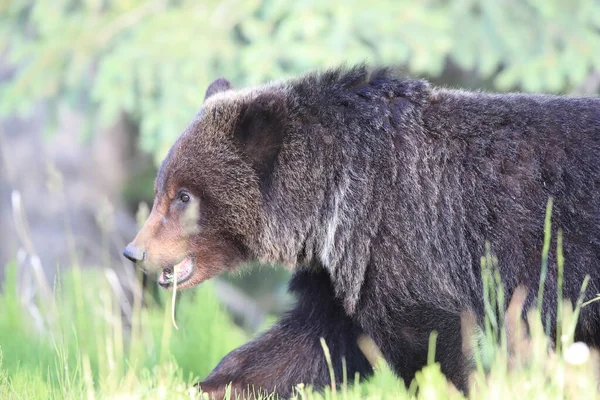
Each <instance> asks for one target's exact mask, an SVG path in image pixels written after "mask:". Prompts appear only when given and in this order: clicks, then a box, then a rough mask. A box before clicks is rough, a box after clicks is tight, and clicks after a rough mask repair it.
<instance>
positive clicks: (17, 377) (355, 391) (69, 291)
mask: <svg viewBox="0 0 600 400" xmlns="http://www.w3.org/2000/svg"><path fill="white" fill-rule="evenodd" d="M550 209H551V205H550V206H549V211H548V212H550ZM549 227H550V218H547V220H546V230H547V232H549ZM546 240H547V241H549V240H550V239H549V238H548V237H547V238H546ZM557 240H558V243H557V244H558V257H557V258H558V260H559V262H558V268H559V271H558V276H559V282H561V281H562V270H563V269H564V260H563V258H562V252H561V247H562V246H561V242H562V236H561V234H560V232H559V235H558V237H557ZM544 248H545V255H544V257H543V258H544V259H545V260H547V252H548V249H549V246H544ZM543 268H544V269H547V268H548V266H547V263H545V264H544V266H543ZM6 272H7V273H6V280H5V284H4V287H3V290H2V292H1V293H0V399H61V398H66V399H113V398H119V399H130V398H131V399H193V398H201V395H199V394H198V393H197V392H196V391H195V390H194V389H192V388H191V386H192V384H193V383H195V382H197V381H198V380H199V379H200V378H202V377H205V376H206V375H207V374H208V373H209V372H210V370H211V369H212V368H213V367H214V366H215V365H216V364H217V363H218V361H219V360H220V359H221V357H223V356H224V355H225V354H226V353H227V352H228V351H229V350H231V349H233V348H235V347H237V346H239V345H240V344H242V343H244V342H245V341H247V340H249V339H250V338H249V337H247V335H246V334H245V333H244V332H242V331H241V330H240V329H238V328H236V327H235V326H234V324H233V323H232V322H231V319H230V318H229V317H228V315H227V314H226V313H225V312H224V311H223V309H222V308H221V306H220V305H219V304H218V302H217V301H216V299H215V296H214V292H213V287H212V286H211V284H210V283H207V284H203V285H201V286H200V287H199V288H197V289H195V290H192V291H186V292H183V293H181V294H180V295H179V299H178V305H177V324H178V326H179V330H176V329H175V328H174V327H173V326H172V324H171V319H170V301H171V300H170V297H169V296H170V295H169V293H164V294H163V298H162V301H161V302H160V303H161V304H162V305H161V306H158V305H157V304H150V305H149V306H146V307H141V306H140V304H139V301H137V300H134V301H133V304H130V305H129V307H131V309H132V310H133V311H132V313H131V315H127V314H126V315H125V317H123V311H122V309H121V306H122V304H123V303H120V302H119V301H118V300H117V299H118V296H117V295H116V294H115V292H114V290H113V286H111V285H110V281H109V279H107V276H106V275H105V274H104V273H103V272H102V271H101V270H98V269H95V270H93V269H90V270H85V271H81V270H79V269H78V268H72V269H70V270H69V272H67V273H63V279H62V280H61V281H60V284H58V283H57V284H55V285H54V288H53V290H51V291H44V290H42V289H41V288H40V289H38V292H37V293H35V294H34V295H32V296H24V294H23V293H21V292H19V290H18V289H17V287H18V286H17V281H18V279H17V267H16V266H15V265H9V266H7V267H6ZM482 277H483V279H484V283H485V285H484V286H485V288H486V289H485V291H484V300H485V310H486V323H485V324H484V326H482V327H475V325H474V324H472V323H471V322H469V321H471V320H472V319H470V318H469V316H465V323H464V328H465V332H468V333H469V335H468V336H469V337H471V338H472V339H473V340H472V341H471V342H472V343H470V344H471V345H470V346H467V347H468V348H469V349H470V351H471V354H472V358H473V361H474V365H475V368H474V372H473V374H472V376H471V379H470V384H471V392H470V393H471V397H472V398H476V399H489V398H492V399H494V398H495V399H505V398H506V399H509V398H531V399H538V398H539V399H546V398H561V399H564V398H568V399H576V398H577V399H578V398H585V399H593V398H599V397H600V396H598V391H597V383H598V376H597V370H598V368H597V367H598V365H600V364H599V362H598V357H597V356H596V353H595V352H592V353H591V354H587V353H586V350H587V347H585V346H581V345H580V344H575V345H573V332H574V327H575V322H576V320H577V315H578V311H579V308H580V307H581V304H582V300H583V292H584V290H585V285H586V283H585V282H584V286H583V288H582V299H581V300H580V301H579V302H578V304H576V305H575V308H573V307H572V306H571V304H570V303H566V302H565V303H563V304H562V306H561V307H560V310H559V313H558V315H559V316H560V319H559V327H558V331H559V332H560V335H559V338H560V340H558V343H556V345H555V346H551V345H550V343H549V341H548V339H547V337H546V335H545V334H544V332H545V331H546V329H547V327H546V326H544V323H543V321H542V318H540V314H539V312H537V311H535V310H533V311H531V312H530V313H529V323H530V327H531V332H530V334H529V335H525V334H524V332H523V330H522V327H521V320H520V318H519V315H520V313H521V312H520V310H521V308H520V307H521V306H522V301H523V293H522V292H520V291H517V293H516V295H514V296H513V298H512V299H506V298H505V295H504V292H503V290H502V284H501V281H500V277H499V274H498V272H497V260H496V259H495V258H494V257H493V255H492V252H491V250H490V249H489V247H488V252H487V254H486V255H485V256H484V257H482ZM541 285H543V280H542V282H541ZM42 286H43V285H42ZM535 289H537V288H535ZM561 294H562V292H561V288H560V285H559V290H558V293H557V294H556V296H559V298H560V296H561ZM546 295H548V293H546ZM24 299H25V300H24ZM28 299H29V300H28ZM507 305H508V311H507V312H506V313H505V312H503V311H499V310H504V309H505V308H506V306H507ZM125 308H127V307H125ZM435 340H436V337H435V335H432V337H431V340H430V360H433V359H434V357H433V352H434V351H435ZM326 354H327V350H326V345H325V346H324V357H325V356H326ZM298 397H299V398H302V399H332V400H337V399H340V400H341V399H344V400H346V399H350V400H351V399H359V398H361V399H363V398H367V399H409V398H420V399H428V400H429V399H461V398H463V396H462V394H461V393H459V392H458V391H457V390H456V389H454V388H453V386H452V385H451V384H449V383H448V382H447V381H446V379H445V378H444V376H443V374H442V373H441V371H440V367H439V365H438V364H437V363H435V362H433V361H430V363H429V365H428V366H427V367H425V368H424V369H423V370H422V371H421V372H419V373H418V374H417V376H416V378H415V381H414V382H413V384H412V385H410V387H409V388H405V387H404V385H403V383H401V382H400V381H399V380H398V379H397V378H396V377H395V376H394V374H393V373H392V372H391V371H390V370H389V368H388V367H387V366H386V365H385V364H384V363H383V362H381V361H380V362H379V363H378V364H377V367H376V373H375V375H374V377H372V378H371V379H370V380H369V381H367V382H363V383H355V382H354V378H353V377H349V378H346V379H344V383H343V384H341V385H337V386H333V387H329V388H327V389H326V390H325V391H324V392H321V393H315V392H314V391H312V390H311V388H309V387H304V386H302V385H300V387H299V388H298Z"/></svg>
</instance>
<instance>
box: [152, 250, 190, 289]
mask: <svg viewBox="0 0 600 400" xmlns="http://www.w3.org/2000/svg"><path fill="white" fill-rule="evenodd" d="M193 273H194V262H193V260H192V258H191V257H186V258H184V259H183V260H181V262H179V263H178V264H175V265H174V266H172V267H167V268H164V269H163V270H162V272H161V273H160V274H159V275H158V280H157V281H158V284H159V285H160V286H162V287H163V288H165V289H168V288H169V287H171V286H172V285H173V284H174V282H175V277H177V286H179V284H181V283H184V282H185V281H187V280H188V279H190V278H191V276H192V274H193Z"/></svg>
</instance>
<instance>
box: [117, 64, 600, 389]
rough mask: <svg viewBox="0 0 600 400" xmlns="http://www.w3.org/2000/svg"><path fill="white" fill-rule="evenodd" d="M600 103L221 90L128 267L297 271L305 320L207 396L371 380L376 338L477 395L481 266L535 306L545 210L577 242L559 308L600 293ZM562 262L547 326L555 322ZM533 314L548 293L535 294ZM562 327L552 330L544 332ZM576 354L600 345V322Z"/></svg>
mask: <svg viewBox="0 0 600 400" xmlns="http://www.w3.org/2000/svg"><path fill="white" fill-rule="evenodd" d="M599 185H600V99H598V98H571V97H560V96H550V95H529V94H488V93H482V92H465V91H459V90H449V89H441V88H435V87H432V86H431V85H430V84H428V83H427V82H425V81H423V80H414V79H408V78H405V77H402V76H401V75H399V74H397V73H396V72H394V71H393V70H390V69H369V68H367V67H364V66H358V67H355V68H350V69H345V68H340V69H335V70H330V71H326V72H322V73H311V74H308V75H306V76H304V77H301V78H298V79H292V80H287V81H280V82H274V83H270V84H267V85H264V86H259V87H256V88H253V89H247V90H240V91H234V90H232V89H231V87H230V85H229V83H228V82H227V81H226V80H224V79H219V80H217V81H215V82H214V83H213V84H211V85H210V87H209V88H208V90H207V93H206V99H205V101H204V104H203V105H202V107H201V108H200V111H199V112H198V114H197V115H196V117H195V118H194V119H193V121H192V122H191V123H190V124H189V126H188V127H187V128H186V129H185V130H184V132H183V133H182V134H181V135H180V136H179V138H178V139H177V140H176V142H175V144H174V145H173V147H172V148H171V150H170V151H169V153H168V155H167V157H166V159H165V160H164V162H163V163H162V166H161V167H160V170H159V172H158V176H157V178H156V184H155V191H156V197H155V200H154V205H153V208H152V212H151V214H150V217H149V218H148V221H147V222H146V224H145V225H144V227H143V228H142V229H141V231H140V232H139V234H138V235H137V237H136V238H135V240H134V241H133V242H132V243H131V244H130V245H128V246H127V248H126V250H125V253H124V254H125V256H126V257H127V258H129V259H131V260H133V261H134V262H136V263H137V264H139V265H140V266H142V267H143V268H145V269H147V270H149V271H160V273H159V277H158V283H159V284H160V285H161V286H163V287H165V288H169V287H170V286H171V285H172V279H173V275H174V274H176V277H177V281H178V287H181V288H183V287H191V286H194V285H196V284H199V283H200V282H203V281H204V280H206V279H209V278H211V277H213V276H215V275H217V274H219V273H221V272H223V271H230V270H233V269H235V268H237V267H238V266H240V265H241V264H243V263H245V262H247V261H250V260H259V261H262V262H266V263H271V264H275V263H276V264H282V265H284V266H286V267H287V268H290V269H291V270H293V272H294V276H293V278H292V281H291V283H290V290H291V291H292V292H294V293H295V294H296V296H297V298H298V300H297V304H296V306H295V308H294V309H293V310H292V311H290V312H289V313H288V314H287V315H285V316H284V317H283V318H282V319H281V320H280V321H279V322H278V323H277V324H275V326H273V327H272V328H271V329H269V330H268V331H267V332H266V333H264V334H263V335H262V336H260V337H258V338H257V339H255V340H254V341H252V342H250V343H248V344H246V345H245V346H242V347H241V348H239V349H236V350H234V351H233V352H231V353H230V354H229V355H227V356H226V357H225V358H224V359H223V360H222V361H221V362H220V363H219V365H218V366H217V367H216V368H215V370H214V371H213V372H212V373H211V374H210V375H209V376H208V377H207V378H206V380H205V381H203V382H201V384H200V386H201V388H202V389H203V390H205V391H208V392H210V393H213V394H216V395H222V394H223V389H224V387H225V385H227V384H229V383H230V382H231V383H232V384H233V388H234V389H236V390H238V391H243V390H245V389H246V388H247V387H249V386H253V387H255V388H260V389H262V390H265V391H266V392H276V393H278V394H280V395H282V396H289V395H290V394H292V392H293V388H294V386H295V385H296V384H298V383H305V384H311V385H314V386H315V387H317V388H321V387H324V386H325V385H328V384H329V383H330V382H329V379H330V378H329V372H328V368H327V364H326V360H325V357H324V354H323V349H322V347H321V344H320V340H319V339H320V338H324V339H325V341H326V343H327V344H328V346H329V350H330V352H331V357H332V363H333V369H334V372H335V378H336V379H338V380H339V379H341V377H342V376H343V374H342V365H343V364H342V359H345V368H346V369H347V374H348V376H354V374H355V373H359V374H360V375H361V376H362V377H366V376H369V374H370V373H371V372H372V369H371V365H370V364H369V362H368V361H367V359H366V358H365V356H364V355H363V353H362V352H361V351H360V349H359V347H358V345H357V339H358V338H359V337H360V336H361V335H363V334H364V335H367V336H369V337H370V338H372V340H373V341H374V342H375V344H376V345H377V346H378V347H379V349H380V351H381V353H382V354H383V356H384V357H385V359H386V360H387V362H388V363H389V364H390V365H391V366H392V367H393V369H394V370H395V371H396V372H397V373H398V375H399V376H401V377H402V378H403V379H404V380H405V381H406V382H410V381H411V379H412V378H413V376H414V374H415V372H416V371H418V370H419V369H420V368H421V367H422V366H423V365H424V364H425V363H426V360H427V343H428V340H429V335H430V333H431V332H432V331H437V332H438V334H439V336H438V343H437V351H436V359H437V360H438V361H439V362H440V363H441V367H442V370H443V372H444V373H445V374H446V375H447V377H448V378H449V379H450V380H451V381H452V382H454V384H455V385H456V386H458V387H459V388H461V389H463V390H464V389H466V385H467V375H468V372H469V370H470V367H471V365H470V360H469V359H468V358H467V357H466V356H465V355H463V353H462V351H461V346H462V338H461V326H460V316H461V313H463V312H465V311H467V312H471V313H472V314H473V315H476V317H477V321H478V322H479V323H481V321H482V320H483V318H484V304H483V294H482V290H483V289H482V279H481V274H482V273H481V266H480V257H481V256H482V255H483V254H484V245H485V243H486V241H488V242H489V243H490V244H491V247H492V249H493V251H494V254H495V255H496V256H497V258H498V260H499V269H500V274H501V277H502V279H503V283H504V286H505V293H506V296H507V298H508V297H510V296H511V294H512V293H513V291H514V290H515V288H516V287H517V286H519V285H523V286H525V287H528V288H530V289H537V287H538V285H539V278H540V265H541V255H542V245H543V237H544V215H545V207H546V204H547V202H548V199H549V198H550V197H552V198H553V199H554V209H553V214H552V220H553V224H554V226H556V227H560V228H562V230H563V232H564V254H565V259H566V269H565V276H564V289H563V293H564V296H565V297H566V298H568V299H570V300H572V301H574V300H575V299H576V298H577V296H578V293H579V290H580V286H581V284H582V281H583V280H584V277H585V276H586V275H589V276H590V277H591V279H590V283H589V289H588V293H591V294H594V293H598V292H600V187H599ZM556 275H557V273H556V262H555V257H553V256H551V257H550V260H549V270H548V275H547V279H546V284H545V285H546V286H545V288H546V289H545V292H544V293H545V296H544V302H543V312H544V313H545V314H546V315H548V316H549V318H550V320H551V321H554V319H555V316H556V305H557V296H556V293H557V292H556V290H557V277H556ZM529 293H530V295H529V296H528V298H527V300H526V302H525V306H526V307H527V308H529V307H530V306H531V305H532V304H533V302H534V300H535V297H534V296H535V294H536V293H537V290H530V291H529ZM551 326H554V324H553V325H551ZM576 338H577V339H578V340H584V341H586V342H587V343H590V344H592V345H597V344H598V342H600V305H599V303H594V304H592V305H590V306H588V307H586V308H584V309H583V310H582V313H581V318H580V323H579V325H578V327H577V331H576Z"/></svg>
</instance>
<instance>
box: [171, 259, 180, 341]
mask: <svg viewBox="0 0 600 400" xmlns="http://www.w3.org/2000/svg"><path fill="white" fill-rule="evenodd" d="M169 270H170V269H169ZM172 277H173V298H172V300H171V322H172V323H173V326H174V327H175V329H177V330H179V327H178V326H177V322H175V298H176V297H177V266H174V267H173V274H172ZM170 280H171V279H169V281H170Z"/></svg>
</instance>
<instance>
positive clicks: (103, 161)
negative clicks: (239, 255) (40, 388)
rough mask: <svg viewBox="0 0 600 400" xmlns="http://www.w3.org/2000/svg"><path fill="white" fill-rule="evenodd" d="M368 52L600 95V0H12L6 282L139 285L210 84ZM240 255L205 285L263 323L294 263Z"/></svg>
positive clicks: (7, 33)
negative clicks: (182, 145)
mask: <svg viewBox="0 0 600 400" xmlns="http://www.w3.org/2000/svg"><path fill="white" fill-rule="evenodd" d="M361 62H366V63H369V64H372V65H383V64H386V65H397V66H401V67H402V68H404V70H405V72H406V74H407V75H410V76H414V77H423V78H427V79H429V80H430V81H432V82H434V83H435V84H439V85H444V86H449V87H461V88H470V89H483V90H490V91H491V90H494V91H509V90H516V91H527V92H548V93H567V94H577V95H595V94H597V93H598V91H599V88H600V69H598V68H599V67H598V66H600V1H598V0H574V1H565V0H456V1H450V0H420V1H414V0H412V1H408V0H372V1H368V2H365V1H356V0H348V1H342V0H334V1H316V0H315V1H311V0H306V1H300V0H297V1H283V0H243V1H242V0H223V1H211V0H204V1H196V0H194V1H187V0H171V1H168V0H160V1H139V0H37V1H28V0H18V1H10V0H8V1H6V0H5V1H2V2H0V281H1V280H2V279H5V275H6V269H5V266H7V265H9V264H10V265H14V266H15V271H16V281H17V290H18V292H19V294H20V296H21V298H22V301H23V303H24V304H27V302H28V301H29V299H31V298H33V297H34V295H35V293H37V292H39V291H43V290H51V286H52V282H54V279H55V277H56V274H57V271H59V270H60V271H64V270H68V269H70V268H72V267H78V268H83V269H98V270H99V271H103V273H104V275H105V276H106V277H108V278H109V280H110V281H111V282H113V283H115V282H116V284H118V285H120V286H121V287H122V293H121V295H122V296H123V297H124V298H127V297H128V293H131V292H132V291H134V289H132V288H133V287H134V286H132V285H131V284H130V283H128V282H133V281H135V280H136V279H137V278H136V275H135V273H134V271H133V268H132V265H131V264H130V263H129V262H126V260H125V259H124V258H123V257H122V256H121V251H122V249H123V247H124V245H125V243H127V242H128V241H129V240H130V239H131V238H132V237H133V236H134V235H135V233H136V230H137V225H138V222H139V221H140V220H142V219H143V218H144V216H145V214H146V213H147V210H148V208H149V207H151V204H152V194H153V180H154V177H155V173H156V168H157V166H158V165H159V163H160V161H161V160H162V158H163V156H164V155H165V154H166V151H167V150H168V149H169V147H170V146H171V144H172V143H173V141H174V139H175V138H176V137H177V135H178V134H179V132H180V131H181V130H182V129H183V128H184V127H185V126H186V125H187V123H188V122H189V121H190V120H191V118H192V117H193V116H194V115H195V113H196V112H197V110H198V108H199V107H200V105H201V103H202V100H203V96H204V91H205V90H206V87H207V85H208V84H209V83H210V82H211V81H212V80H214V79H215V78H218V77H221V76H223V77H226V78H227V79H229V80H230V81H231V82H232V83H233V84H234V86H235V87H237V88H242V87H246V86H249V85H256V84H260V83H263V82H267V81H269V80H273V79H281V78H285V77H290V76H294V75H297V74H301V73H304V72H308V71H310V70H313V69H322V68H326V67H330V66H336V65H339V64H342V63H344V64H354V63H361ZM246 270H247V271H246V272H245V273H244V274H241V275H236V276H225V277H221V278H219V279H218V280H217V281H216V282H215V283H211V285H213V284H214V285H216V290H215V291H214V293H216V296H217V297H218V299H219V301H220V302H221V303H222V304H224V305H225V307H226V308H227V309H228V310H229V311H230V312H231V313H232V315H233V316H234V317H235V321H236V322H237V323H238V324H240V325H241V326H242V327H244V328H245V329H246V331H247V332H254V331H256V330H257V329H258V328H259V327H261V326H263V325H264V324H265V323H266V322H265V321H268V320H269V318H268V316H270V315H276V314H277V313H280V312H281V311H282V310H283V309H285V308H286V307H287V305H288V304H289V302H290V299H289V298H288V297H287V295H286V293H285V284H286V282H287V280H288V278H289V276H288V274H287V273H286V272H285V271H283V270H281V269H278V268H271V267H269V268H260V267H257V266H254V267H253V266H249V267H248V268H247V269H246ZM44 281H45V282H47V283H48V284H47V285H46V284H43V283H42V282H44ZM82 284H83V285H84V286H85V285H86V281H84V282H83V283H82ZM147 287H148V289H149V290H150V291H152V290H153V288H155V287H156V285H155V284H154V283H153V282H147ZM119 290H121V289H119ZM119 290H117V292H118V291H119ZM30 311H31V313H32V315H35V313H36V311H35V307H33V308H30ZM125 311H126V310H125Z"/></svg>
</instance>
